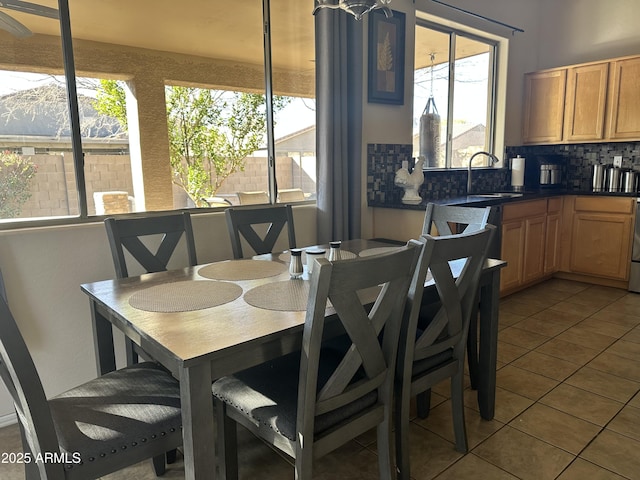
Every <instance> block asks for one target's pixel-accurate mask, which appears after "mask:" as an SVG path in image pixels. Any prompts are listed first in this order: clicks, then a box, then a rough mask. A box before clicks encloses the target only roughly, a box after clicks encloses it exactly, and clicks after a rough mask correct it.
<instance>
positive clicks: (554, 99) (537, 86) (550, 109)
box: [522, 68, 567, 143]
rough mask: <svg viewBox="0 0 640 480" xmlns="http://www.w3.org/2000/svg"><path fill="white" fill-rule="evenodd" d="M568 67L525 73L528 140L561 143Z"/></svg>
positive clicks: (525, 132) (525, 133) (524, 137)
mask: <svg viewBox="0 0 640 480" xmlns="http://www.w3.org/2000/svg"><path fill="white" fill-rule="evenodd" d="M566 83H567V70H566V69H564V68H562V69H557V70H547V71H544V72H533V73H527V74H525V76H524V92H525V93H524V95H525V99H524V119H523V124H522V141H523V142H524V143H557V142H560V141H561V140H562V125H563V118H564V102H565V100H564V99H565V87H566Z"/></svg>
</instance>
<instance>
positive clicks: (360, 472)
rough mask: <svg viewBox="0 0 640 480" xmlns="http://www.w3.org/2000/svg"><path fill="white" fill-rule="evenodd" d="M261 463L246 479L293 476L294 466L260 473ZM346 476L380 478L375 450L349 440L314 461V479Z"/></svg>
mask: <svg viewBox="0 0 640 480" xmlns="http://www.w3.org/2000/svg"><path fill="white" fill-rule="evenodd" d="M260 467H261V465H260V464H257V465H256V471H255V474H254V475H253V476H247V477H245V478H246V480H254V479H257V478H265V479H270V480H271V479H272V480H276V479H281V478H293V476H294V471H293V467H292V468H291V469H290V470H289V472H288V473H287V474H284V475H282V474H281V475H269V476H267V475H264V474H262V473H260ZM336 478H345V479H350V480H356V479H357V480H376V479H379V478H380V474H379V470H378V457H377V455H376V454H375V453H374V451H372V450H369V449H366V448H362V447H361V446H360V445H358V444H356V443H355V442H349V443H347V444H346V445H344V446H343V447H340V448H339V449H337V450H334V451H333V452H331V453H329V454H328V455H325V456H324V457H320V458H319V459H317V460H315V461H314V463H313V480H334V479H336Z"/></svg>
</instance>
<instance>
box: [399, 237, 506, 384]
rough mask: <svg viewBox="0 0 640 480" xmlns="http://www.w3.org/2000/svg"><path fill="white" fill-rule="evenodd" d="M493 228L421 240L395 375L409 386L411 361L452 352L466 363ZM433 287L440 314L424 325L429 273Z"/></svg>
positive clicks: (437, 313) (437, 312) (436, 314)
mask: <svg viewBox="0 0 640 480" xmlns="http://www.w3.org/2000/svg"><path fill="white" fill-rule="evenodd" d="M495 230H496V227H494V226H493V225H487V226H486V227H485V228H483V229H482V230H476V231H474V232H471V233H461V234H457V235H448V236H437V237H434V236H431V235H424V236H423V237H424V238H425V241H426V244H425V247H424V251H423V257H422V258H421V259H420V263H419V266H418V268H417V269H416V273H415V275H414V278H413V280H412V282H411V288H410V289H409V295H408V300H407V305H406V309H405V322H404V324H403V329H402V334H401V339H400V344H401V345H402V346H401V354H400V358H399V361H398V375H404V380H403V381H411V367H410V366H411V365H412V364H413V362H416V361H419V360H422V359H425V358H429V357H432V356H434V355H437V354H439V353H441V352H444V351H446V350H448V349H453V354H454V357H455V358H462V359H464V352H465V343H466V334H467V331H468V328H469V321H470V318H471V312H472V311H473V309H474V303H475V301H476V299H477V291H478V285H479V281H480V274H481V273H482V268H483V265H484V263H485V260H486V258H487V252H488V249H489V243H490V241H491V237H492V236H493V234H494V233H495ZM428 273H430V275H431V276H432V278H433V281H434V282H435V286H436V290H437V297H438V299H437V300H438V301H439V302H438V309H437V310H436V313H435V314H434V316H433V318H432V319H430V322H429V323H428V325H420V328H421V332H420V335H417V332H418V319H419V317H420V307H421V305H422V294H423V290H424V284H425V280H426V277H427V274H428Z"/></svg>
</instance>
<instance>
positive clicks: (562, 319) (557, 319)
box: [532, 305, 588, 330]
mask: <svg viewBox="0 0 640 480" xmlns="http://www.w3.org/2000/svg"><path fill="white" fill-rule="evenodd" d="M558 307H559V308H560V306H559V305H558ZM572 307H575V305H572ZM559 308H547V309H546V310H542V311H541V312H538V313H536V314H535V315H532V317H533V318H539V319H541V320H546V321H548V322H550V323H554V324H557V325H559V326H566V328H565V330H566V329H567V328H569V327H572V326H573V325H575V324H577V323H580V322H581V321H582V320H584V319H585V318H586V317H587V316H588V315H584V314H582V313H576V312H575V311H572V310H569V309H564V310H563V309H561V308H560V309H559Z"/></svg>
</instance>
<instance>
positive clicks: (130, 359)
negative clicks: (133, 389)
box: [125, 338, 138, 366]
mask: <svg viewBox="0 0 640 480" xmlns="http://www.w3.org/2000/svg"><path fill="white" fill-rule="evenodd" d="M125 353H126V356H127V366H131V365H135V364H136V363H138V354H137V353H136V352H135V350H134V346H133V342H132V341H131V340H129V339H128V338H127V339H125Z"/></svg>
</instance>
